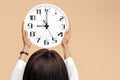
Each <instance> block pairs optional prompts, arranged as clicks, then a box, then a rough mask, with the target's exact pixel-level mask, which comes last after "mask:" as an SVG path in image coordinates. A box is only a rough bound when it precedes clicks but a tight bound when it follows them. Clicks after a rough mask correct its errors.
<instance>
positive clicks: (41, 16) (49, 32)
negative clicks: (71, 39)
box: [24, 4, 68, 48]
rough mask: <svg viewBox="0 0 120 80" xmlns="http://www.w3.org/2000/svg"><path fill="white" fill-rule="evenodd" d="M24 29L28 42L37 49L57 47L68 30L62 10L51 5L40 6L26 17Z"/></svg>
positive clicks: (34, 8) (66, 19)
mask: <svg viewBox="0 0 120 80" xmlns="http://www.w3.org/2000/svg"><path fill="white" fill-rule="evenodd" d="M24 28H25V30H27V32H28V37H29V39H30V41H31V42H32V43H33V44H35V45H36V46H38V47H42V48H51V47H55V46H57V45H59V44H60V43H61V41H62V39H63V38H64V33H65V31H66V30H67V29H68V18H67V16H66V14H65V13H64V12H63V10H62V9H60V8H59V7H57V6H55V5H53V4H40V5H38V6H35V7H33V8H32V9H31V10H30V11H29V12H28V13H27V15H26V18H25V21H24Z"/></svg>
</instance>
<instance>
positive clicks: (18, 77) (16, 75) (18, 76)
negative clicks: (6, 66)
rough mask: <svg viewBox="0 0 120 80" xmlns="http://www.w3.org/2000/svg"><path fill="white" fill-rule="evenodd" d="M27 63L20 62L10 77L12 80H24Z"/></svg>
mask: <svg viewBox="0 0 120 80" xmlns="http://www.w3.org/2000/svg"><path fill="white" fill-rule="evenodd" d="M25 65H26V63H25V62H24V61H23V60H18V61H17V63H16V65H15V67H14V69H13V71H12V74H11V77H10V80H22V78H23V73H24V69H25Z"/></svg>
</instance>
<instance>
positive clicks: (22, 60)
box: [10, 23, 31, 80]
mask: <svg viewBox="0 0 120 80" xmlns="http://www.w3.org/2000/svg"><path fill="white" fill-rule="evenodd" d="M21 33H22V40H23V49H22V51H24V52H27V53H28V50H29V48H30V46H31V43H30V41H29V39H28V34H27V32H26V31H25V30H24V23H23V24H22V28H21ZM26 60H27V55H26V54H23V53H22V54H20V56H19V60H18V61H17V63H16V65H15V67H14V69H13V71H12V74H11V77H10V80H22V77H23V73H24V69H25V65H26Z"/></svg>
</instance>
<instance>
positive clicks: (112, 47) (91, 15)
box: [0, 0, 120, 80]
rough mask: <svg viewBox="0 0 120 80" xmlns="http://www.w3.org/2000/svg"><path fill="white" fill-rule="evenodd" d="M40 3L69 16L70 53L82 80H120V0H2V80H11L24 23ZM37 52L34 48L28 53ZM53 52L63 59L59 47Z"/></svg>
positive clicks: (0, 54)
mask: <svg viewBox="0 0 120 80" xmlns="http://www.w3.org/2000/svg"><path fill="white" fill-rule="evenodd" d="M41 3H52V4H55V5H57V6H59V7H60V8H61V9H63V10H64V11H65V13H66V14H67V16H68V18H69V20H70V22H71V26H72V35H71V40H70V44H69V46H70V51H71V54H72V57H73V59H74V60H75V63H76V65H77V68H78V70H79V76H80V79H81V80H120V0H1V1H0V51H1V52H0V79H1V80H9V77H10V74H11V72H12V69H13V67H14V65H15V63H16V60H17V59H18V57H19V52H20V51H21V50H22V46H23V44H22V39H21V32H20V29H21V24H22V20H24V18H25V15H26V14H27V12H28V11H29V10H30V9H31V8H32V7H34V6H36V5H38V4H41ZM37 49H39V48H38V47H35V46H34V45H33V46H32V47H31V49H30V50H29V52H30V53H32V52H34V51H35V50H37ZM54 49H55V50H57V51H58V52H59V53H61V55H62V49H61V47H60V46H58V47H56V48H54Z"/></svg>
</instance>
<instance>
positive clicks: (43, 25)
mask: <svg viewBox="0 0 120 80" xmlns="http://www.w3.org/2000/svg"><path fill="white" fill-rule="evenodd" d="M37 27H45V25H37Z"/></svg>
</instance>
